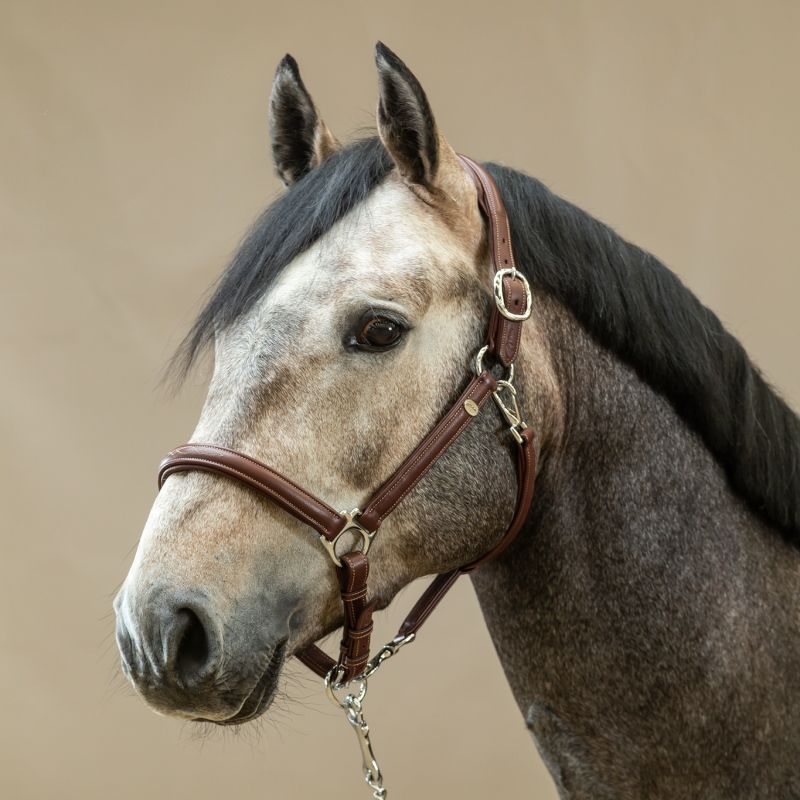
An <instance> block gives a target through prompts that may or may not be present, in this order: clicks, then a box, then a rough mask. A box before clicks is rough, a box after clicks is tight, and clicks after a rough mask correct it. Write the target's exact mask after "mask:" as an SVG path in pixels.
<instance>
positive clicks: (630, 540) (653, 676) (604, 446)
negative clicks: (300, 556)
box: [473, 300, 797, 797]
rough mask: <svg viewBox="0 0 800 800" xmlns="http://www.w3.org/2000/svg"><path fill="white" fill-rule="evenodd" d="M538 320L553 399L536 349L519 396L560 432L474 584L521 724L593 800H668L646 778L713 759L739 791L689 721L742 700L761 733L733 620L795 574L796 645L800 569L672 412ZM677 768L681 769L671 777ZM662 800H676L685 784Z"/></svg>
mask: <svg viewBox="0 0 800 800" xmlns="http://www.w3.org/2000/svg"><path fill="white" fill-rule="evenodd" d="M537 314H538V315H539V325H540V326H543V329H544V336H545V339H546V341H547V347H546V348H545V349H546V351H547V352H548V353H549V358H550V362H551V364H552V371H553V373H554V375H555V384H554V386H553V387H552V388H551V389H548V390H543V389H542V387H541V386H540V385H536V382H535V381H536V380H538V379H539V378H540V376H541V373H542V369H541V365H540V364H539V365H537V364H534V363H532V361H528V362H526V358H530V356H529V355H526V352H530V348H526V344H528V343H527V342H526V343H523V352H522V355H521V361H520V367H519V369H518V374H519V381H521V385H520V393H521V396H522V397H523V399H525V400H526V401H527V402H528V403H529V406H530V407H532V408H533V409H534V413H533V414H532V417H533V420H534V424H536V425H537V426H542V425H547V424H548V421H550V422H553V421H556V422H557V424H556V427H557V428H559V430H558V432H557V435H553V436H548V435H547V432H546V431H544V436H543V438H542V441H543V448H542V453H541V459H540V463H541V469H540V472H539V475H538V480H537V490H536V494H535V497H534V505H533V509H532V512H531V515H530V518H529V520H528V524H527V526H526V529H525V530H524V531H523V533H522V534H521V536H520V538H519V540H518V541H517V542H516V543H515V545H514V546H513V547H512V548H511V549H510V550H509V551H507V553H506V554H505V555H504V556H503V557H502V558H500V559H498V561H497V562H495V563H491V564H489V565H487V566H486V567H485V568H483V569H481V570H478V571H477V572H476V573H475V575H474V578H473V581H474V584H475V587H476V590H477V593H478V597H479V600H480V603H481V607H482V610H483V612H484V616H485V618H486V620H487V623H488V626H489V629H490V632H491V635H492V638H493V641H494V643H495V647H496V649H497V651H498V654H499V656H500V659H501V661H502V663H503V667H504V669H505V671H506V675H507V677H508V680H509V683H510V684H511V688H512V691H513V692H514V695H515V697H516V700H517V703H518V705H519V707H520V710H521V711H522V713H523V715H524V716H525V718H526V721H527V724H528V726H529V727H530V729H531V731H532V732H533V734H534V736H535V738H536V739H537V743H538V745H539V749H540V750H541V751H542V753H543V755H544V756H545V758H546V760H548V761H549V764H550V766H551V770H552V771H553V773H554V775H555V776H556V780H557V781H558V775H559V774H561V773H562V772H563V770H564V769H567V768H568V769H570V770H571V771H572V778H571V780H572V781H573V783H574V785H577V784H578V783H581V781H583V782H585V783H586V785H587V786H591V787H593V788H592V790H591V792H590V794H589V796H592V797H605V796H606V795H604V794H603V793H602V792H601V791H599V789H598V787H600V786H602V785H605V784H607V785H609V786H614V787H615V788H614V792H615V793H614V794H613V796H614V797H628V796H631V797H635V796H636V797H640V796H644V795H645V794H647V795H648V796H652V797H655V796H658V797H661V796H662V794H661V793H660V792H659V793H655V792H652V793H650V794H648V792H647V791H645V787H643V786H642V785H641V784H640V783H639V784H637V783H636V781H637V780H639V778H637V777H636V776H637V775H639V776H640V773H637V769H640V770H641V769H646V770H648V774H649V775H651V776H652V777H653V780H658V779H659V775H661V776H662V777H664V776H672V775H673V772H672V771H671V770H673V768H674V767H675V764H680V763H683V764H684V765H688V767H687V768H688V769H689V770H691V765H692V764H694V763H695V762H696V761H697V759H698V758H703V759H708V761H706V762H705V763H706V767H705V773H704V774H705V775H708V774H709V768H708V766H707V764H709V763H710V764H715V763H716V764H717V765H718V768H719V769H720V770H723V768H727V769H728V770H729V772H730V775H736V774H738V773H739V771H740V770H739V766H737V765H736V764H733V765H731V764H729V757H728V756H729V754H730V748H728V750H727V751H725V750H724V747H725V745H723V744H722V743H721V741H719V740H717V739H715V737H720V738H724V736H725V735H727V733H728V732H727V731H723V730H722V729H721V728H720V727H715V726H713V725H708V726H706V734H708V736H709V738H708V741H699V740H698V737H701V734H700V733H699V732H698V731H693V732H690V733H687V728H686V723H685V720H686V719H687V718H688V719H691V718H696V717H697V710H698V708H702V709H703V713H704V714H707V715H709V716H708V717H707V718H710V719H713V718H714V716H713V715H714V714H716V713H719V714H720V719H724V718H725V714H726V713H727V711H726V709H729V708H730V706H731V703H732V702H733V703H737V702H738V703H739V704H740V705H739V706H737V709H739V711H737V714H738V716H739V717H740V719H738V720H737V722H736V724H737V725H742V726H744V727H745V729H746V728H748V727H750V728H751V727H752V726H753V724H754V723H753V719H754V718H758V719H763V717H764V710H763V708H759V709H758V710H755V709H752V708H751V707H752V706H753V701H752V699H750V698H749V697H748V696H747V694H746V693H747V692H750V693H751V695H752V696H754V697H755V696H757V697H759V698H760V699H761V700H763V698H762V697H761V694H760V693H759V692H758V691H755V689H756V688H757V687H754V686H753V685H750V686H747V685H746V684H745V683H743V682H742V681H741V680H740V679H739V681H738V683H737V682H736V681H733V680H732V677H731V676H732V675H734V674H735V673H736V669H737V666H742V668H745V665H744V664H743V663H742V662H743V658H746V656H743V652H742V649H741V648H742V647H744V648H745V650H744V652H745V653H746V652H752V648H750V649H749V651H748V649H747V642H745V641H743V636H745V633H744V632H743V631H742V630H741V627H740V625H737V624H734V621H735V620H737V615H738V619H739V621H741V620H742V619H743V618H744V619H747V620H748V622H754V621H755V620H754V619H753V611H752V596H751V594H750V592H751V591H752V587H751V586H750V585H749V584H750V582H751V581H752V580H759V576H761V577H764V578H767V576H768V575H770V574H773V576H774V575H775V574H778V573H781V571H782V574H784V575H785V578H786V580H785V589H786V591H785V592H783V590H782V589H780V588H779V589H776V590H775V592H776V594H775V596H774V597H773V598H768V597H761V598H759V600H760V601H763V602H764V604H765V605H764V608H765V609H768V610H769V613H770V614H772V615H773V617H772V618H771V619H770V623H769V624H770V626H772V627H773V628H775V630H776V634H775V635H776V637H777V636H778V635H779V634H778V631H779V629H780V628H781V627H782V626H783V628H784V633H785V634H786V636H790V635H791V631H792V626H793V624H794V623H793V622H792V613H796V609H797V601H796V600H792V599H791V594H790V591H789V589H790V586H792V585H796V580H797V569H796V568H797V559H796V558H792V560H791V563H790V562H789V561H788V560H787V558H786V546H785V545H784V543H783V542H782V541H781V539H780V537H779V536H778V535H777V534H775V533H774V532H773V531H769V530H765V529H764V527H763V524H762V523H761V522H760V521H758V520H757V519H756V518H755V517H754V516H753V515H752V514H751V513H750V512H749V511H748V509H747V508H746V507H745V506H744V504H743V503H742V502H741V501H740V500H739V498H737V497H736V496H734V495H732V494H731V492H730V490H729V489H728V487H727V484H726V482H725V478H724V475H723V473H722V471H721V470H720V468H719V467H718V465H717V464H716V462H715V461H714V460H713V458H712V457H711V455H710V454H709V452H708V451H707V450H706V448H705V447H704V446H703V444H702V443H701V442H700V441H699V439H698V438H697V437H696V436H694V435H693V434H692V433H691V432H690V431H689V430H688V429H687V427H686V426H685V425H684V423H683V421H682V420H681V419H680V418H679V417H678V416H677V415H676V413H675V412H674V410H673V409H672V407H671V406H670V405H669V403H668V402H667V401H666V400H665V399H664V398H663V397H662V396H660V395H658V394H657V393H655V392H654V391H653V390H652V389H650V387H648V386H647V385H645V384H643V383H642V382H641V381H640V380H639V379H638V377H637V376H636V374H635V373H634V372H633V371H632V370H631V369H630V368H628V367H627V366H626V365H624V364H622V363H621V362H620V361H619V360H618V359H617V358H616V357H615V356H614V355H613V354H611V353H609V352H607V351H605V350H603V349H602V348H600V347H599V346H597V345H596V344H595V343H594V342H593V341H592V340H591V339H590V338H589V337H588V335H587V334H586V333H585V332H584V331H583V329H582V328H581V327H580V326H579V325H578V324H577V323H576V322H575V321H574V320H573V318H572V317H571V315H570V314H569V313H567V312H566V311H565V310H564V309H563V308H561V307H560V306H558V305H557V304H555V303H554V302H550V301H547V300H545V301H544V302H540V303H539V305H538V307H537ZM536 335H537V336H539V337H540V336H541V331H540V332H539V333H537V334H536ZM532 343H533V340H532ZM532 349H533V350H534V351H535V352H536V353H537V356H536V357H537V358H538V357H541V353H542V348H541V346H540V347H538V348H537V347H535V346H534V347H533V348H532ZM530 376H534V378H533V379H531V377H530ZM793 556H796V554H794V553H793ZM776 570H777V573H776V572H775V571H776ZM792 570H794V576H792V575H790V574H789V573H790V572H791V571H792ZM771 571H772V572H771ZM778 585H779V586H781V585H783V584H781V582H780V581H779V582H778ZM781 604H785V606H784V608H783V609H781V608H780V605H781ZM792 609H794V611H792ZM793 638H794V639H796V638H797V637H796V636H795V637H793ZM762 644H763V643H762ZM776 646H777V643H776ZM793 647H794V649H795V650H797V646H796V645H793ZM746 666H747V669H748V670H749V668H750V667H751V666H752V664H751V663H748V664H747V665H746ZM761 668H762V669H763V670H764V675H763V676H762V677H761V678H760V679H759V680H762V681H764V682H767V681H773V680H780V676H778V675H776V674H775V667H774V666H772V667H770V666H769V665H768V664H767V663H765V664H763V665H761ZM748 709H750V710H749V711H748ZM748 713H750V714H752V716H751V717H750V718H748ZM720 724H721V723H720ZM795 724H796V723H795ZM740 733H741V731H738V732H737V739H738V738H739V736H740ZM665 748H666V749H665ZM692 748H700V749H697V750H693V749H692ZM720 748H722V750H721V749H720ZM664 753H669V759H671V761H670V763H669V764H664V765H662V766H661V767H660V766H658V764H657V763H656V762H657V758H656V756H655V754H662V755H663V754H664ZM664 758H666V756H664ZM714 758H717V759H718V761H717V762H715V761H714V760H713V759H714ZM637 759H638V762H639V763H638V764H637ZM653 759H655V760H653ZM743 761H746V758H744V759H743ZM565 764H566V765H567V767H565V766H564V765H565ZM620 764H626V765H627V769H629V770H630V772H629V773H627V774H626V773H625V771H624V769H623V770H622V772H621V771H620ZM570 765H571V766H570ZM662 768H663V773H660V772H659V769H662ZM698 769H700V767H698ZM757 771H758V770H756V772H757ZM675 774H676V775H677V774H685V773H682V772H681V771H680V770H678V771H677V772H676V773H675ZM576 775H577V776H578V777H576ZM730 775H727V776H726V777H725V781H726V782H727V781H728V780H729V779H730ZM581 776H582V777H581ZM669 780H672V778H671V777H670V778H669ZM675 780H679V778H675ZM720 780H721V778H720ZM626 781H629V782H630V786H628V787H627V788H628V789H629V793H628V792H626V791H625V789H626V785H624V784H625V782H626ZM664 781H666V782H667V783H668V778H667V777H664ZM576 782H577V783H576ZM665 785H666V783H665ZM562 788H563V787H562ZM684 788H685V787H684ZM609 791H610V790H609ZM670 791H671V792H673V794H672V795H670V794H668V792H670ZM680 791H683V789H680ZM636 792H638V794H636ZM643 793H644V794H643ZM564 796H573V795H570V794H568V793H566V792H565V794H564ZM574 796H576V797H577V796H581V797H582V796H583V795H582V794H576V795H574ZM664 796H680V794H679V787H678V784H677V783H676V784H670V785H669V787H668V790H664ZM714 796H716V795H714ZM731 796H737V797H738V796H739V795H738V794H736V795H734V794H732V795H731Z"/></svg>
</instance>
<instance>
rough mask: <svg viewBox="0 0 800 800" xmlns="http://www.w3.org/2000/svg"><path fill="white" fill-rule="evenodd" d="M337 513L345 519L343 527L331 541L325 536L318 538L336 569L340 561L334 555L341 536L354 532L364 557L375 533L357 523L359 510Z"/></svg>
mask: <svg viewBox="0 0 800 800" xmlns="http://www.w3.org/2000/svg"><path fill="white" fill-rule="evenodd" d="M339 513H340V514H341V515H342V516H343V517H344V519H345V523H344V527H343V528H342V529H341V530H340V531H339V533H337V534H336V536H334V537H333V539H328V538H327V537H326V536H320V537H319V540H320V542H321V543H322V546H323V547H324V548H325V549H326V550H327V551H328V555H329V556H330V557H331V560H332V561H333V563H334V564H336V566H337V567H341V566H342V561H341V559H340V558H339V556H338V555H337V554H336V545H337V544H338V542H339V539H341V538H342V536H344V535H345V534H346V533H349V532H350V531H355V532H356V533H357V534H358V535H359V536H360V537H361V552H362V553H363V554H364V555H366V554H367V552H368V551H369V546H370V545H371V544H372V539H373V538H374V536H375V531H368V530H367V529H366V528H365V527H364V526H363V525H360V524H359V523H358V521H357V519H358V517H360V516H361V509H358V508H354V509H353V510H352V511H340V512H339Z"/></svg>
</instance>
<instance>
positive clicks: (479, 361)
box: [475, 344, 514, 384]
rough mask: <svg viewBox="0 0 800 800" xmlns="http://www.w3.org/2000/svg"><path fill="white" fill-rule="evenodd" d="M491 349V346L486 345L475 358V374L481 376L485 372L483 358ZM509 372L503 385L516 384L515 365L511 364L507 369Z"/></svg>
mask: <svg viewBox="0 0 800 800" xmlns="http://www.w3.org/2000/svg"><path fill="white" fill-rule="evenodd" d="M488 349H489V345H488V344H485V345H484V346H483V347H481V349H480V350H478V355H477V356H475V374H476V375H480V374H481V373H482V372H483V357H484V356H485V355H486V351H487V350H488ZM506 369H507V370H508V375H506V377H505V378H504V379H503V380H502V383H509V384H511V383H514V365H513V364H509V365H508V367H506Z"/></svg>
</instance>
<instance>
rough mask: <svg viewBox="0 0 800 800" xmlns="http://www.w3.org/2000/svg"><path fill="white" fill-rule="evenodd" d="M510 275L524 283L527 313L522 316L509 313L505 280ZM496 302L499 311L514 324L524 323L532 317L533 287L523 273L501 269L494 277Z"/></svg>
mask: <svg viewBox="0 0 800 800" xmlns="http://www.w3.org/2000/svg"><path fill="white" fill-rule="evenodd" d="M506 275H510V276H511V277H512V278H519V280H521V281H522V286H523V288H524V290H525V311H524V312H523V313H522V314H515V313H514V312H513V311H509V310H508V308H507V307H506V300H505V298H504V297H503V278H504V277H505V276H506ZM494 302H495V304H496V305H497V310H498V311H499V312H500V313H501V314H502V315H503V316H504V317H505V318H506V319H510V320H511V321H512V322H524V321H525V320H526V319H528V317H530V315H531V311H532V310H533V303H532V302H531V286H530V284H529V283H528V280H527V278H526V277H525V276H524V275H523V274H522V273H521V272H517V270H516V269H514V268H513V267H509V268H507V269H500V270H498V271H497V272H496V273H495V276H494Z"/></svg>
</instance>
